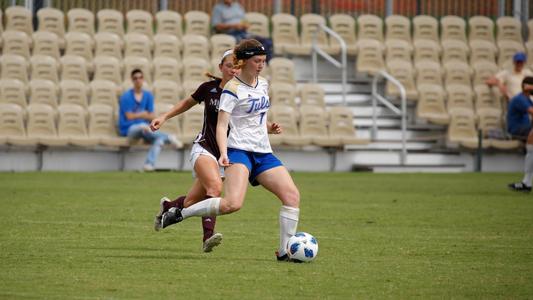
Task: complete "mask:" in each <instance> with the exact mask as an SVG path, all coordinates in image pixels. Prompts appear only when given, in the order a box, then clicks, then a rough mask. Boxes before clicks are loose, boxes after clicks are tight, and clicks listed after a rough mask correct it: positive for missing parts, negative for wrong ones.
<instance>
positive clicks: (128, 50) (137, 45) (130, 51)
mask: <svg viewBox="0 0 533 300" xmlns="http://www.w3.org/2000/svg"><path fill="white" fill-rule="evenodd" d="M128 56H138V57H144V58H146V59H148V60H151V59H152V42H151V40H150V38H148V36H146V35H144V34H141V33H138V32H131V33H128V34H126V35H125V36H124V57H128Z"/></svg>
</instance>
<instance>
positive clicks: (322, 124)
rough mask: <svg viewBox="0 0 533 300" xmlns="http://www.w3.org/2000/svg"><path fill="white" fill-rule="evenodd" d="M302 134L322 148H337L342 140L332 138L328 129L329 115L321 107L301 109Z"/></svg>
mask: <svg viewBox="0 0 533 300" xmlns="http://www.w3.org/2000/svg"><path fill="white" fill-rule="evenodd" d="M300 116H301V117H300V133H301V135H302V136H303V137H306V138H311V143H312V144H314V145H317V146H321V147H337V146H340V145H341V142H342V138H341V137H339V136H330V135H329V132H328V129H327V127H326V118H327V113H326V111H325V110H324V108H322V107H319V106H309V105H303V106H301V107H300Z"/></svg>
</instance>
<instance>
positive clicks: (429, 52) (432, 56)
mask: <svg viewBox="0 0 533 300" xmlns="http://www.w3.org/2000/svg"><path fill="white" fill-rule="evenodd" d="M413 46H414V49H415V52H414V61H415V63H416V62H418V61H424V60H429V61H434V62H437V63H440V53H441V47H440V45H439V44H438V43H437V42H436V41H434V40H427V39H418V40H415V41H414V42H413Z"/></svg>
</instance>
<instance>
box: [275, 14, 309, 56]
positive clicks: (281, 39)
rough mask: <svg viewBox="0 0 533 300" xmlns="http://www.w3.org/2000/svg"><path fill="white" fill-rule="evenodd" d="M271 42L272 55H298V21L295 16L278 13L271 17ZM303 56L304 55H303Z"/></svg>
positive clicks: (299, 48) (299, 50) (299, 51)
mask: <svg viewBox="0 0 533 300" xmlns="http://www.w3.org/2000/svg"><path fill="white" fill-rule="evenodd" d="M271 20H272V41H273V43H274V53H275V54H278V55H281V54H285V53H289V54H300V53H301V52H302V49H301V47H300V36H299V35H298V21H297V19H296V17H295V16H293V15H290V14H285V13H278V14H275V15H273V16H272V18H271ZM304 54H305V53H304Z"/></svg>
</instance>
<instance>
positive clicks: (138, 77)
mask: <svg viewBox="0 0 533 300" xmlns="http://www.w3.org/2000/svg"><path fill="white" fill-rule="evenodd" d="M132 79H133V80H139V79H143V77H142V76H134V77H132Z"/></svg>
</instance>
